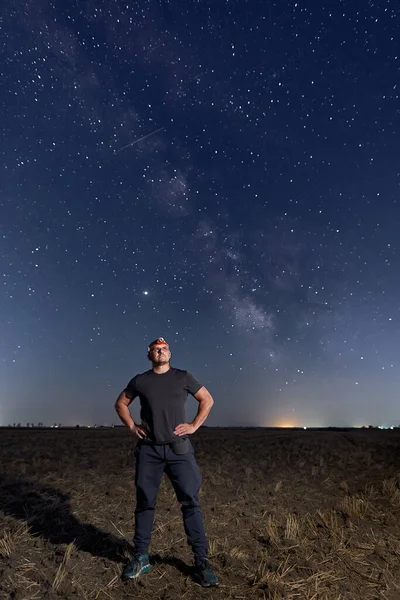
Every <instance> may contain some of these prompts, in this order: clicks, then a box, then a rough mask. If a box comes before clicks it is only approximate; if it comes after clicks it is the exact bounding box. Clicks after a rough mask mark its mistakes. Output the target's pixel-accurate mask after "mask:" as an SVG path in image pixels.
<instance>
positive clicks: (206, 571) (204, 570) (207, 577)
mask: <svg viewBox="0 0 400 600" xmlns="http://www.w3.org/2000/svg"><path fill="white" fill-rule="evenodd" d="M194 579H195V580H196V581H197V582H198V583H200V585H202V586H203V587H214V586H216V585H218V577H217V576H216V574H215V573H214V569H213V568H212V566H211V565H210V562H209V561H208V559H207V558H204V559H203V560H201V561H198V562H197V561H196V563H195V566H194Z"/></svg>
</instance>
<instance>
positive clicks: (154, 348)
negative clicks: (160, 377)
mask: <svg viewBox="0 0 400 600" xmlns="http://www.w3.org/2000/svg"><path fill="white" fill-rule="evenodd" d="M147 358H148V359H149V360H151V362H152V363H153V365H165V364H168V363H169V361H170V358H171V351H170V349H169V345H168V343H167V342H166V341H165V340H164V338H163V337H159V338H157V339H156V340H154V342H151V344H150V345H149V347H148V348H147Z"/></svg>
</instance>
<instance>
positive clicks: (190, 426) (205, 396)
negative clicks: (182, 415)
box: [174, 386, 214, 436]
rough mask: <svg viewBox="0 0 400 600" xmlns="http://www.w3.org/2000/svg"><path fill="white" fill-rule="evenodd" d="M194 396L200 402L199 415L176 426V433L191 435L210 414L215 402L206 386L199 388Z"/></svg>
mask: <svg viewBox="0 0 400 600" xmlns="http://www.w3.org/2000/svg"><path fill="white" fill-rule="evenodd" d="M194 397H195V398H196V400H197V401H198V403H199V408H198V409H197V415H196V416H195V418H194V419H193V421H192V422H191V423H181V424H180V425H178V426H177V427H176V428H175V431H174V433H175V435H179V436H182V435H191V434H192V433H194V432H195V431H197V429H198V428H199V427H200V426H201V425H202V424H203V423H204V421H205V420H206V419H207V417H208V414H209V412H210V410H211V407H212V405H213V404H214V400H213V397H212V396H211V394H210V392H209V391H208V390H207V388H205V387H204V386H203V387H201V388H200V389H199V391H198V392H196V394H194Z"/></svg>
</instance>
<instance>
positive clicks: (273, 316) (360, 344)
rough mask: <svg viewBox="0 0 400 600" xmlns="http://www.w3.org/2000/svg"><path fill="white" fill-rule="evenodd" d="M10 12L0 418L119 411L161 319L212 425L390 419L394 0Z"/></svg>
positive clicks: (397, 160)
mask: <svg viewBox="0 0 400 600" xmlns="http://www.w3.org/2000/svg"><path fill="white" fill-rule="evenodd" d="M1 12H2V15H1V16H2V19H1V22H0V26H1V30H0V47H1V57H2V58H1V61H0V74H1V86H0V120H1V145H0V154H1V161H0V259H1V270H0V276H1V279H2V287H1V290H2V293H1V296H0V357H1V361H0V381H1V389H0V403H1V404H0V425H7V424H8V423H13V422H21V423H22V424H25V423H26V422H31V421H33V422H35V423H36V422H38V421H42V422H45V423H47V424H53V423H54V422H57V423H58V422H60V423H63V424H70V425H74V424H76V423H80V424H85V423H86V424H94V423H97V424H111V423H118V422H119V420H118V417H117V415H116V413H115V411H114V402H115V399H116V397H117V396H118V394H119V393H120V392H121V390H122V389H123V388H124V387H125V386H126V385H127V383H128V381H129V380H130V379H131V377H133V376H134V375H135V374H136V373H139V372H143V371H145V370H147V369H148V368H150V366H151V365H150V363H149V362H148V360H147V358H146V350H147V345H148V343H149V342H150V341H152V340H153V339H154V338H156V337H159V336H163V337H165V338H166V340H167V341H168V342H169V344H170V346H171V351H172V361H171V364H172V366H174V367H178V368H182V369H188V370H189V371H191V372H192V373H193V374H194V375H195V376H196V377H197V378H198V379H199V380H200V381H201V383H202V384H203V385H205V386H206V387H207V388H208V389H209V391H210V392H211V393H212V395H213V397H214V400H215V405H214V407H213V410H212V412H211V414H210V417H209V419H208V421H207V424H208V425H221V426H222V425H242V426H246V425H301V426H304V425H306V426H307V425H308V426H328V425H350V426H354V425H362V424H374V425H388V426H391V425H397V424H399V423H400V409H399V407H400V403H399V399H400V398H399V389H400V357H399V350H400V253H399V244H400V234H399V232H400V201H399V192H400V148H399V141H400V99H399V92H400V46H399V18H400V5H399V3H398V2H396V1H395V0H379V1H376V2H375V1H371V0H368V1H367V0H345V1H341V0H330V1H329V0H321V2H311V1H308V0H298V1H296V2H295V1H293V0H287V1H285V2H283V1H281V0H279V1H278V0H277V1H275V2H274V1H269V0H252V1H251V2H250V1H247V2H246V1H245V0H243V1H223V0H197V1H196V0H193V1H188V2H178V0H174V1H166V0H164V1H156V0H153V1H140V0H138V1H137V2H126V1H125V2H122V1H119V0H107V1H104V0H97V1H94V0H79V1H78V0H75V1H74V2H72V1H71V2H67V1H66V0H64V1H60V0H58V1H57V0H56V1H54V2H49V0H30V1H22V0H21V1H18V0H17V1H14V0H5V2H3V3H2V10H1ZM135 404H137V401H136V403H134V405H135ZM134 405H132V408H133V407H134ZM196 408H197V403H196V401H195V400H193V399H192V398H189V400H188V415H187V416H188V420H191V418H192V417H193V416H194V414H195V411H196ZM133 415H134V418H135V416H137V408H133Z"/></svg>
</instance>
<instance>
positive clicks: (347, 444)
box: [0, 428, 400, 600]
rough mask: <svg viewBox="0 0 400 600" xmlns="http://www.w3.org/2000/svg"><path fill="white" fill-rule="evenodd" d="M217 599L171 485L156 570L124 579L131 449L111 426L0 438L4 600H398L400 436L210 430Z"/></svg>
mask: <svg viewBox="0 0 400 600" xmlns="http://www.w3.org/2000/svg"><path fill="white" fill-rule="evenodd" d="M192 442H193V445H194V447H195V451H196V456H197V460H198V464H199V466H200V469H201V472H202V475H203V486H202V490H201V494H200V496H201V501H202V506H203V511H204V516H205V522H206V531H207V535H208V538H209V542H210V558H211V561H212V564H213V565H214V567H215V569H216V572H217V574H218V576H219V579H220V585H219V587H218V588H214V589H203V588H201V587H199V586H198V585H197V584H196V583H194V581H193V580H192V576H191V574H192V557H191V553H190V549H189V547H188V546H187V544H186V539H185V534H184V530H183V525H182V520H181V513H180V508H179V505H178V503H177V502H176V500H175V496H174V493H173V490H172V487H171V485H170V483H169V482H168V480H166V479H165V480H164V481H163V483H162V486H161V489H160V493H159V497H158V504H157V511H156V521H155V525H154V534H153V540H152V546H151V560H152V562H153V565H154V566H153V569H152V571H151V572H150V573H148V574H146V575H143V576H142V577H141V578H140V579H139V580H138V581H137V582H133V581H128V582H122V581H121V578H120V575H121V570H122V567H123V565H124V562H125V561H126V557H127V556H129V551H130V540H131V539H132V536H133V511H134V484H133V472H134V460H133V450H134V440H133V438H132V437H131V435H130V434H129V432H128V431H127V430H124V429H120V428H115V429H95V430H93V429H89V430H88V429H70V430H68V429H58V430H57V429H50V430H46V429H36V430H35V429H1V430H0V461H1V467H0V598H1V599H3V598H4V599H8V598H10V599H14V600H36V599H42V598H43V599H55V598H61V599H68V600H70V599H73V598H82V599H85V600H92V599H93V600H94V599H97V598H98V599H104V600H105V599H108V600H110V599H113V600H120V599H125V598H135V599H160V600H161V599H163V600H173V599H178V598H179V599H181V598H185V599H188V600H189V599H193V600H194V599H196V600H197V599H199V598H209V599H213V600H214V599H215V600H216V599H221V600H225V599H234V598H237V599H239V598H243V599H244V598H246V599H248V598H261V599H263V598H264V599H267V598H268V599H274V600H278V599H296V600H297V599H305V600H312V599H313V600H314V599H318V600H325V599H326V600H328V599H329V600H342V599H344V600H353V599H354V600H355V599H357V600H368V599H373V598H380V599H390V600H398V599H399V598H400V518H399V517H400V431H398V430H351V431H310V430H307V431H293V430H262V429H256V430H230V429H208V428H207V429H206V428H205V429H201V430H200V431H198V432H197V433H196V434H195V435H194V436H192Z"/></svg>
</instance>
